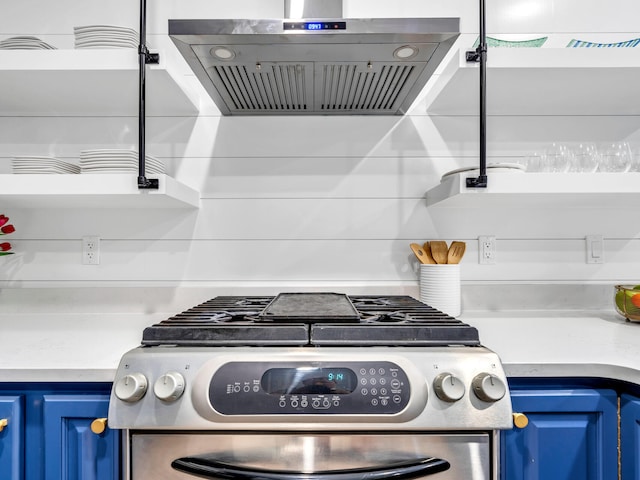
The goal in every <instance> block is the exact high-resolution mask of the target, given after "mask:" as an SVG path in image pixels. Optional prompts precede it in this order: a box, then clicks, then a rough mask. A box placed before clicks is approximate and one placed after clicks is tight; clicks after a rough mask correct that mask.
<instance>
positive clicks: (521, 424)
mask: <svg viewBox="0 0 640 480" xmlns="http://www.w3.org/2000/svg"><path fill="white" fill-rule="evenodd" d="M527 425H529V419H528V418H527V416H526V415H525V414H524V413H514V414H513V426H514V427H516V428H525V427H526V426H527Z"/></svg>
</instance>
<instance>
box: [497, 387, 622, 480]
mask: <svg viewBox="0 0 640 480" xmlns="http://www.w3.org/2000/svg"><path fill="white" fill-rule="evenodd" d="M511 398H512V402H513V410H514V412H521V413H524V414H525V415H526V416H527V418H528V419H529V424H528V425H527V426H526V427H525V428H522V429H517V428H514V429H513V430H507V431H505V432H502V434H501V461H500V467H501V468H500V471H501V478H502V479H504V480H576V479H581V480H582V479H584V480H617V479H618V395H617V393H616V392H615V391H613V390H607V389H590V388H576V389H542V388H536V389H518V388H515V389H512V392H511ZM623 478H625V477H623Z"/></svg>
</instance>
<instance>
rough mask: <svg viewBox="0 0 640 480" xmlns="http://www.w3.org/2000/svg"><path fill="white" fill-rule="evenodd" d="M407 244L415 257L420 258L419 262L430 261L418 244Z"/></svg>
mask: <svg viewBox="0 0 640 480" xmlns="http://www.w3.org/2000/svg"><path fill="white" fill-rule="evenodd" d="M409 246H410V247H411V250H413V253H415V255H416V257H418V260H420V263H431V262H430V261H429V258H428V257H427V255H426V254H425V253H424V250H423V249H422V247H421V246H420V245H418V244H417V243H412V244H410V245H409ZM434 263H435V262H434Z"/></svg>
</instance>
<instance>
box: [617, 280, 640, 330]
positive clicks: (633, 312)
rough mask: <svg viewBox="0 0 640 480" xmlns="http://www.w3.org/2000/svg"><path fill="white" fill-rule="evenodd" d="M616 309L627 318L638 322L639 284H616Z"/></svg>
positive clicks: (639, 312)
mask: <svg viewBox="0 0 640 480" xmlns="http://www.w3.org/2000/svg"><path fill="white" fill-rule="evenodd" d="M615 290H616V294H615V298H614V302H615V306H616V311H617V312H618V313H619V314H620V315H622V316H623V317H625V318H626V319H627V320H631V321H634V322H640V285H616V286H615Z"/></svg>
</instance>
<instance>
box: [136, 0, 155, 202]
mask: <svg viewBox="0 0 640 480" xmlns="http://www.w3.org/2000/svg"><path fill="white" fill-rule="evenodd" d="M146 30H147V2H146V0H140V45H138V71H139V85H138V188H139V189H145V190H157V189H158V188H160V185H159V182H158V179H157V178H147V177H146V175H145V167H146V165H145V163H146V152H145V133H146V132H145V129H146V105H145V101H146V72H147V64H150V63H158V62H159V61H160V56H159V55H158V54H157V53H149V49H148V48H147V45H146V37H147V31H146Z"/></svg>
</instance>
